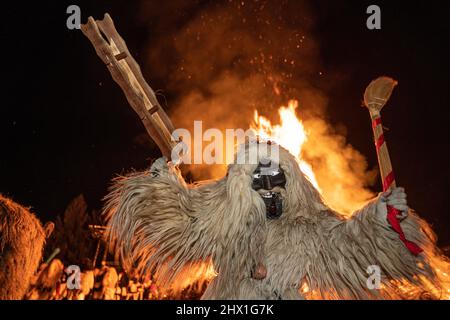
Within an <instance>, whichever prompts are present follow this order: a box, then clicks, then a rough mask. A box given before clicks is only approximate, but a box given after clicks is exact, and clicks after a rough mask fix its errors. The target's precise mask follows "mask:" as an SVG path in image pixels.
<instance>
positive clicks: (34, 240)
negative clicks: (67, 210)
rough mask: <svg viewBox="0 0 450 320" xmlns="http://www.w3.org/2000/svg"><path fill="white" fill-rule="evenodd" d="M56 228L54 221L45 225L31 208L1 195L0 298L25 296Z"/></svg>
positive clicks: (14, 298) (20, 297) (9, 298)
mask: <svg viewBox="0 0 450 320" xmlns="http://www.w3.org/2000/svg"><path fill="white" fill-rule="evenodd" d="M53 228H54V225H53V223H47V224H46V225H45V226H44V227H43V226H42V224H41V222H40V221H39V220H38V219H37V218H36V216H35V215H34V214H33V213H31V212H30V211H29V210H28V209H26V208H24V207H22V206H21V205H19V204H17V203H15V202H14V201H12V200H10V199H8V198H5V197H3V196H1V195H0V300H20V299H22V298H23V297H24V295H25V294H26V292H27V290H28V287H29V285H30V282H31V280H32V277H33V275H34V273H35V272H36V270H37V268H38V266H39V263H40V262H41V258H42V252H43V248H44V244H45V239H46V238H47V237H48V236H49V235H50V234H51V232H52V231H53Z"/></svg>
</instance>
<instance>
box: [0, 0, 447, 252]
mask: <svg viewBox="0 0 450 320" xmlns="http://www.w3.org/2000/svg"><path fill="white" fill-rule="evenodd" d="M144 2H147V3H151V2H152V1H120V2H119V1H86V2H80V1H75V0H73V1H70V2H68V1H58V3H57V4H56V2H50V1H47V2H34V3H33V4H26V5H25V4H23V3H22V2H16V4H12V2H9V3H5V4H3V3H2V18H1V25H2V27H1V41H2V55H3V59H2V72H1V76H2V84H3V85H2V91H3V93H2V100H3V102H2V107H1V108H0V134H1V135H0V137H1V154H0V193H2V194H4V195H6V196H8V197H12V198H13V199H14V200H15V201H17V202H19V203H21V204H23V205H26V206H31V207H32V208H33V210H34V211H35V212H36V213H37V214H38V216H39V217H40V218H41V219H42V220H43V221H47V220H51V219H54V218H55V217H56V216H57V215H58V214H61V213H63V212H64V209H65V207H66V205H67V204H68V203H69V201H70V200H71V199H73V198H74V197H75V196H77V195H78V194H84V196H85V197H86V200H87V202H88V205H89V206H90V207H91V208H94V209H99V208H101V203H102V202H101V199H102V198H103V196H104V195H105V194H106V192H107V187H108V185H109V184H110V180H111V178H113V177H114V176H115V175H117V174H121V173H126V172H128V171H129V170H130V169H131V168H136V169H143V168H146V167H147V166H148V165H149V163H150V161H151V159H155V158H157V157H159V151H158V149H157V147H156V145H155V144H153V143H152V142H149V141H147V143H142V141H141V140H142V136H145V135H143V133H144V132H145V131H144V128H143V126H142V124H141V123H140V121H139V119H138V118H137V116H136V115H135V114H134V112H133V111H132V109H131V108H130V107H129V106H128V103H127V101H126V99H125V97H124V95H123V93H122V92H121V90H120V89H119V87H118V86H117V85H116V83H115V82H114V81H113V80H112V79H111V77H110V75H109V72H108V71H107V69H106V67H105V66H104V65H103V64H102V63H101V61H100V59H99V58H98V57H97V55H96V54H95V52H94V49H93V48H92V46H91V44H90V43H89V41H88V40H87V39H86V38H85V37H84V36H83V35H82V33H81V31H79V30H68V29H67V28H66V19H67V17H68V15H67V14H66V8H67V6H68V5H70V4H78V5H79V6H80V7H81V10H82V22H83V23H84V22H85V21H86V19H87V17H88V16H90V15H93V16H94V17H95V18H101V17H102V16H103V13H105V12H109V13H110V14H111V16H112V17H113V19H114V21H115V23H116V27H117V29H118V31H119V33H120V34H121V35H122V36H123V37H124V38H125V40H126V42H127V44H128V47H129V49H130V51H131V53H132V54H133V56H134V57H135V59H136V60H137V61H138V63H140V64H141V66H142V68H143V72H144V77H145V78H146V79H147V81H148V82H149V83H150V85H151V86H152V87H153V88H154V89H155V90H163V93H164V97H165V99H164V100H163V101H161V102H162V104H163V105H164V106H165V108H166V110H167V111H168V113H169V114H170V113H171V105H174V104H175V101H177V99H179V98H180V96H179V95H180V89H179V88H177V87H176V86H174V85H172V82H171V81H169V76H168V75H167V74H169V73H173V72H174V70H171V69H170V66H171V62H172V61H171V60H170V59H176V58H170V57H168V58H167V60H165V61H161V62H160V64H159V65H155V64H153V63H150V62H149V61H152V60H150V59H146V55H148V53H149V39H152V38H154V39H157V40H158V41H160V40H161V39H163V38H165V37H166V38H167V39H170V38H171V36H172V33H174V32H176V31H178V30H180V29H182V28H183V27H184V25H185V24H186V23H187V22H188V21H190V19H193V17H195V16H196V15H197V14H198V12H201V11H202V10H204V9H205V8H209V7H211V6H219V7H220V6H234V5H236V3H238V2H237V1H231V2H229V1H189V2H187V1H177V4H174V3H172V4H156V3H159V1H154V4H153V6H154V7H157V8H158V10H160V11H157V12H156V14H155V13H154V12H153V13H152V15H151V22H148V21H147V20H145V19H144V18H143V17H145V12H143V10H144V9H145V8H148V7H151V6H152V4H150V5H144V4H143V3H144ZM239 2H241V1H239ZM248 2H250V1H248ZM248 2H247V3H248ZM261 2H264V1H260V3H261ZM290 2H291V3H292V2H295V1H279V2H276V3H279V6H280V9H279V10H280V11H279V12H281V16H283V14H286V15H289V19H291V18H292V16H293V13H292V12H291V11H292V10H290V9H291V8H292V4H289V3H290ZM445 3H446V1H421V2H417V3H416V2H404V1H343V0H342V1H341V0H339V1H338V0H336V1H334V0H333V1H323V0H320V1H318V0H317V1H310V3H309V8H310V11H309V13H308V17H307V18H308V19H312V20H313V21H314V24H313V25H312V26H311V28H310V30H309V32H310V33H311V34H312V36H313V37H314V38H315V40H316V42H317V43H318V52H317V54H318V56H317V59H318V61H319V66H318V67H317V68H318V69H320V70H321V71H322V72H323V74H324V76H321V77H318V78H317V79H316V78H312V80H311V81H312V82H313V85H314V86H315V87H317V88H320V90H322V91H323V92H324V93H325V94H326V96H327V97H328V99H329V104H328V108H327V117H328V119H327V121H328V122H330V123H332V124H336V126H344V127H345V131H346V137H347V141H348V143H350V144H351V145H352V146H353V147H354V148H355V149H357V150H359V151H360V152H362V153H363V154H364V156H365V157H366V158H367V160H368V162H369V167H374V166H375V165H376V154H375V148H374V146H373V144H372V132H371V128H370V122H369V119H368V113H367V110H364V108H360V107H359V106H360V105H361V99H362V93H363V90H364V88H365V87H366V85H367V84H368V83H369V82H370V80H372V79H373V78H375V77H377V76H379V75H384V74H385V75H389V76H392V77H394V78H395V79H397V80H398V81H399V86H398V87H397V88H396V89H395V91H394V94H393V96H392V98H391V101H390V103H389V106H388V107H387V109H386V110H384V113H383V120H384V125H385V126H386V127H388V128H389V129H390V130H389V131H388V132H387V133H386V135H387V137H386V139H387V141H388V144H389V149H390V153H391V158H392V162H393V167H394V168H395V173H396V176H397V181H398V184H399V185H401V186H404V187H405V188H406V191H407V193H408V199H409V205H410V207H412V208H414V209H415V210H416V211H417V212H419V214H420V215H421V216H422V217H424V218H425V219H426V220H427V221H429V222H430V223H431V224H432V225H433V228H434V230H435V231H436V233H437V234H438V236H439V238H440V242H439V244H440V245H449V244H450V232H449V230H448V226H449V223H450V215H449V211H448V205H447V203H446V201H447V200H448V181H449V179H450V175H449V172H450V171H449V163H450V156H449V153H448V149H449V140H448V139H449V128H450V127H449V118H450V112H449V108H450V61H449V57H450V45H449V41H450V24H449V23H448V10H445V9H444V8H445ZM178 4H179V5H178ZM370 4H378V5H379V6H380V7H381V10H382V29H381V30H376V31H370V30H368V29H367V28H366V26H365V22H366V18H367V14H366V13H365V11H366V8H367V6H368V5H370ZM284 6H285V7H286V8H284ZM158 13H159V14H158ZM295 14H297V13H295ZM298 16H299V17H298V19H299V21H300V19H303V18H304V17H302V12H298ZM294 17H295V15H294ZM160 42H161V41H160ZM167 55H168V56H170V55H171V52H167ZM274 112H275V111H274ZM380 189H381V186H380V183H377V184H375V185H374V186H373V190H374V191H377V190H380Z"/></svg>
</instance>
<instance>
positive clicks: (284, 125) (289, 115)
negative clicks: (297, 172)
mask: <svg viewBox="0 0 450 320" xmlns="http://www.w3.org/2000/svg"><path fill="white" fill-rule="evenodd" d="M297 108H298V101H297V100H290V101H289V102H288V106H287V107H285V106H282V107H280V109H278V113H279V115H280V120H281V124H279V125H278V124H277V125H272V124H271V122H270V120H268V119H267V118H265V117H264V116H260V115H259V114H258V111H257V110H255V119H254V121H255V123H254V125H252V129H254V130H255V131H256V134H257V135H258V136H260V137H261V138H263V139H267V140H268V139H270V140H272V141H275V142H276V143H278V144H279V145H280V146H282V147H284V148H286V149H287V150H288V151H289V152H290V153H291V154H292V155H294V156H295V157H297V159H298V161H299V165H300V169H301V170H302V172H303V173H304V174H305V175H306V177H307V178H308V179H309V180H310V181H311V183H312V184H313V185H314V187H316V189H317V190H319V191H320V187H319V184H318V183H317V179H316V176H315V175H314V172H313V169H312V166H311V165H310V164H309V163H307V162H306V161H304V160H302V158H301V154H302V147H303V145H304V143H305V142H306V140H307V133H306V130H305V127H304V126H303V123H302V122H301V121H300V120H299V119H298V118H297V116H296V115H295V110H296V109H297Z"/></svg>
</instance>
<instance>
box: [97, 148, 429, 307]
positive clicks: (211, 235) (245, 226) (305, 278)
mask: <svg viewBox="0 0 450 320" xmlns="http://www.w3.org/2000/svg"><path fill="white" fill-rule="evenodd" d="M257 146H258V145H253V146H252V145H251V146H248V145H247V146H246V151H247V152H248V151H249V150H250V149H251V148H254V147H257ZM279 160H280V166H281V167H282V169H283V170H284V172H285V175H286V180H287V183H286V189H285V190H282V191H281V193H282V198H283V214H282V216H281V217H280V218H279V219H275V220H268V219H266V210H265V206H264V203H263V200H262V199H261V197H260V195H259V194H258V193H257V192H256V191H254V190H253V189H252V188H251V183H252V173H253V171H254V170H255V168H256V166H257V165H256V164H254V165H238V164H232V165H230V166H229V167H228V173H227V176H226V177H224V178H223V179H221V180H219V181H215V182H208V183H201V184H194V185H187V184H186V183H185V181H184V180H183V178H182V176H181V174H180V172H179V170H178V169H177V168H176V167H174V166H172V165H171V164H170V163H169V164H166V162H165V161H164V160H162V159H159V160H157V161H156V162H155V163H154V164H153V166H152V169H151V172H143V173H133V174H131V175H129V176H126V177H120V178H118V179H116V180H115V183H114V185H113V188H112V190H111V193H110V194H109V195H108V196H107V204H106V207H105V214H106V218H107V221H108V227H109V239H110V240H111V242H112V244H113V245H114V247H115V249H116V252H117V254H118V255H119V256H120V257H121V258H122V262H123V263H124V265H125V267H126V268H134V269H135V270H138V271H140V272H142V273H148V272H156V274H157V276H158V279H159V280H160V281H162V282H163V283H166V284H170V283H172V282H173V281H176V279H177V277H179V276H180V275H182V274H183V272H185V271H186V270H187V269H189V268H196V267H198V265H199V262H201V261H205V262H211V263H213V265H214V269H215V271H216V272H217V273H218V275H217V277H215V278H214V279H213V280H212V281H211V283H210V284H209V285H208V288H207V290H206V292H205V293H204V295H203V299H302V298H303V296H302V294H301V293H300V288H301V286H302V285H307V286H308V288H309V290H308V292H307V294H306V297H307V298H333V299H374V298H375V299H377V298H378V299H379V298H404V297H405V295H406V293H405V292H404V291H402V290H400V289H399V288H398V285H399V283H403V284H405V283H407V285H408V286H409V287H410V288H416V289H417V291H418V292H420V290H422V288H425V287H427V288H429V286H430V285H432V286H437V283H436V282H437V279H436V275H435V273H434V272H433V270H432V268H431V267H430V264H429V259H430V257H432V255H434V254H435V253H434V248H435V246H434V242H435V237H434V235H433V233H432V231H431V229H430V228H429V227H428V225H427V224H426V223H425V222H424V221H423V220H421V219H420V218H419V217H418V216H417V215H416V214H415V213H414V212H412V211H411V210H410V212H409V215H408V216H407V217H406V218H405V219H404V220H403V221H402V222H401V225H402V228H403V230H404V232H405V235H406V238H407V239H409V240H411V241H414V242H416V243H417V244H418V245H419V246H421V247H422V248H423V249H424V252H423V253H421V254H420V255H419V256H417V257H416V256H413V255H412V254H411V253H410V252H409V251H408V250H407V248H406V247H405V246H404V244H403V243H402V242H401V241H400V240H399V237H398V234H397V233H395V232H394V231H393V230H392V229H391V228H390V226H389V224H388V222H387V221H386V202H385V201H386V199H384V198H383V197H378V198H376V199H374V200H373V201H372V202H370V203H368V204H367V205H366V206H365V207H364V208H362V209H361V210H360V211H358V212H355V213H354V215H353V216H352V217H351V218H350V219H344V218H343V217H342V216H341V215H340V214H338V213H336V212H334V211H333V210H331V209H330V208H329V207H327V206H326V205H325V204H324V202H323V200H322V199H321V196H320V195H319V193H318V191H317V190H316V189H315V188H314V187H313V186H312V184H311V183H310V182H309V181H308V179H307V178H306V177H305V176H304V175H303V174H302V172H301V171H300V168H299V165H298V162H297V160H296V159H295V158H294V157H293V156H292V155H291V154H289V152H288V151H286V150H285V149H283V148H281V147H280V159H279ZM400 193H401V192H400ZM400 198H402V197H400ZM403 200H404V201H403V202H402V203H401V204H400V206H401V205H402V204H403V205H406V200H405V199H404V197H403ZM403 218H404V217H403ZM259 262H262V263H263V264H264V265H265V266H266V268H267V277H266V278H265V279H263V280H256V279H253V278H252V277H251V273H252V269H253V268H254V266H255V265H256V264H257V263H259ZM371 265H377V266H379V267H380V269H381V274H382V289H381V290H369V289H368V288H367V277H368V276H369V275H368V273H367V271H366V270H367V268H368V267H369V266H371ZM425 282H426V285H425ZM410 293H411V290H409V291H408V297H411V296H410Z"/></svg>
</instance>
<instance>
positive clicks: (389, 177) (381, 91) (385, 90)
mask: <svg viewBox="0 0 450 320" xmlns="http://www.w3.org/2000/svg"><path fill="white" fill-rule="evenodd" d="M396 85H397V81H395V80H394V79H392V78H389V77H380V78H378V79H376V80H373V81H372V82H371V83H370V84H369V86H368V87H367V88H366V91H365V93H364V104H365V105H366V107H367V108H368V109H369V112H370V118H371V119H372V129H373V136H374V138H375V147H376V149H377V157H378V164H379V167H380V173H381V180H382V183H383V191H387V190H389V189H390V188H395V186H396V183H395V176H394V171H393V169H392V164H391V159H390V157H389V151H388V148H387V144H386V141H385V138H384V133H383V125H382V123H381V114H380V112H381V109H382V108H383V107H384V105H385V104H386V102H387V101H388V100H389V98H390V96H391V94H392V90H394V87H395V86H396ZM399 214H400V212H399V211H398V210H397V209H395V208H394V207H391V206H388V214H387V220H388V222H389V224H390V225H391V227H392V229H394V231H395V232H397V233H398V235H399V238H400V240H401V241H402V242H403V243H404V244H405V246H406V247H407V248H408V250H409V251H410V252H411V253H412V254H414V255H418V254H419V253H421V252H422V249H421V248H420V247H419V246H418V245H417V244H415V243H414V242H412V241H409V240H407V239H406V237H405V234H404V233H403V230H402V227H401V226H400V221H399V220H398V219H397V215H399Z"/></svg>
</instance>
